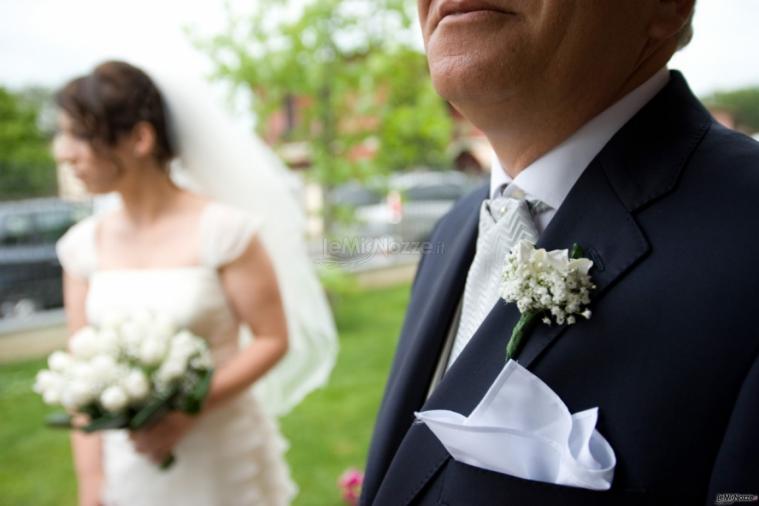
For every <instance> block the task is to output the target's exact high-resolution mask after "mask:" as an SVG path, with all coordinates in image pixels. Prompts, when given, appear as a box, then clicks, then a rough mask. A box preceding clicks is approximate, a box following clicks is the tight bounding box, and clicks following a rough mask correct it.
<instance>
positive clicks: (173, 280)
mask: <svg viewBox="0 0 759 506" xmlns="http://www.w3.org/2000/svg"><path fill="white" fill-rule="evenodd" d="M97 220H98V218H97V216H93V217H89V218H86V219H85V220H83V221H82V222H80V223H78V224H77V225H75V226H74V227H72V228H71V229H70V230H69V231H68V232H67V233H66V234H65V235H64V236H63V237H62V238H61V239H60V241H59V243H58V255H59V258H60V260H61V263H62V265H63V266H64V269H66V271H67V272H70V273H71V274H73V275H75V276H80V277H86V278H87V279H88V280H89V292H88V294H87V300H86V314H87V320H88V322H89V323H90V324H93V325H98V324H99V323H100V322H101V321H102V319H103V318H104V316H105V315H107V314H109V313H112V312H114V311H116V312H118V313H121V314H123V313H124V312H130V311H133V310H134V311H137V310H145V309H147V310H151V311H156V312H160V313H162V314H166V315H168V316H170V317H172V318H174V320H175V321H176V323H177V324H178V325H179V326H180V327H183V328H187V329H189V330H190V331H192V332H193V333H195V334H197V335H199V336H203V337H204V338H206V339H207V340H208V343H209V346H210V348H211V351H212V354H213V357H214V362H215V366H216V367H217V368H219V367H222V366H223V365H224V363H225V362H226V361H228V360H229V359H230V358H232V357H233V356H234V355H235V353H237V351H238V349H239V344H238V342H239V341H238V332H239V322H238V320H237V319H236V317H235V316H234V315H233V313H232V310H231V309H230V306H229V304H228V303H227V300H226V298H225V295H224V292H223V290H222V286H221V283H220V281H219V276H218V274H217V272H218V269H219V267H221V266H223V265H224V264H225V263H228V262H230V261H232V260H234V259H235V258H237V257H238V256H239V255H241V254H242V252H243V251H244V250H245V248H246V246H247V245H248V243H249V242H250V240H251V238H252V236H253V235H255V234H256V232H257V231H258V229H259V227H260V221H259V220H257V219H256V218H254V217H253V216H252V215H249V214H246V213H243V212H241V211H238V210H236V209H234V208H232V207H229V206H226V205H224V204H220V203H217V202H212V203H210V204H208V205H207V207H206V208H205V209H204V210H203V214H202V218H201V220H200V223H199V226H200V237H201V238H202V240H201V243H200V264H199V265H197V266H189V267H175V268H160V269H112V270H111V269H109V270H100V269H98V261H97V254H96V248H95V244H96V242H95V232H96V225H97ZM101 434H102V436H103V463H104V472H105V484H104V490H103V501H104V504H105V505H106V506H147V505H156V506H158V505H160V506H173V505H181V506H193V505H197V506H226V505H230V506H231V505H240V506H242V505H264V506H278V505H286V504H289V503H290V501H291V500H292V498H293V497H294V495H295V493H296V487H295V484H294V483H293V482H292V480H291V478H290V473H289V469H288V467H287V464H286V462H285V460H284V453H285V451H286V449H287V443H286V441H285V440H284V438H283V437H282V436H281V434H280V433H279V430H278V428H277V425H276V422H275V420H273V419H272V418H270V417H269V416H268V415H266V414H265V413H264V411H263V410H262V408H261V407H260V405H259V403H258V402H257V400H256V398H255V396H254V394H253V392H252V390H251V389H247V390H246V391H245V392H244V393H242V394H240V395H238V396H237V397H236V398H235V399H233V400H232V401H231V402H229V403H227V404H224V405H223V406H220V407H218V408H217V409H215V410H213V411H211V412H209V413H207V414H205V415H204V416H203V417H202V418H201V419H200V420H199V421H198V423H197V424H196V425H195V426H194V427H193V428H192V429H191V431H190V432H188V433H187V434H186V435H185V437H184V438H183V439H182V440H181V441H180V442H179V444H178V446H177V447H176V448H175V451H174V455H175V456H176V462H175V463H174V465H173V466H172V467H171V468H170V469H169V470H168V471H161V470H160V469H159V468H158V467H157V466H156V465H155V464H154V463H152V462H151V461H150V460H148V459H147V458H146V457H144V456H143V455H141V454H139V453H137V452H136V451H135V450H134V448H133V446H132V444H131V441H130V440H129V438H128V435H127V433H126V431H122V430H112V431H105V432H102V433H101Z"/></svg>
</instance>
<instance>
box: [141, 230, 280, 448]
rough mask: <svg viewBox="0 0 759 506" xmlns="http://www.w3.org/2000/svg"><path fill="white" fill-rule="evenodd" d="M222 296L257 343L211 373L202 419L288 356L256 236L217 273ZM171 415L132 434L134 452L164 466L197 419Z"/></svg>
mask: <svg viewBox="0 0 759 506" xmlns="http://www.w3.org/2000/svg"><path fill="white" fill-rule="evenodd" d="M219 275H220V278H221V282H222V285H223V288H224V294H225V296H226V297H227V300H228V301H229V303H230V304H231V306H232V309H233V310H234V312H235V314H236V316H237V317H238V318H239V319H240V320H241V321H242V322H244V323H245V324H247V325H249V326H250V328H251V330H252V331H253V333H254V334H255V339H254V340H253V341H252V342H251V343H250V344H249V345H248V346H247V347H246V348H245V349H244V350H241V351H240V352H239V353H238V354H237V355H235V356H234V357H233V358H232V359H230V360H229V361H228V362H226V363H225V364H224V365H223V366H222V367H220V368H218V369H217V370H215V371H214V374H213V379H212V381H211V388H210V391H209V393H208V397H207V398H206V401H205V403H204V406H203V410H202V412H201V416H202V415H203V414H205V413H208V412H209V411H211V410H213V409H215V408H216V407H218V406H220V405H221V404H223V403H224V401H226V400H228V399H229V398H231V397H233V396H235V395H236V394H238V393H240V392H242V391H243V390H245V389H246V388H248V387H250V385H251V384H252V383H253V382H254V381H256V380H257V379H258V378H260V377H261V376H263V375H264V374H265V373H266V372H267V371H268V370H269V369H271V368H272V367H273V366H274V365H275V364H276V363H277V362H278V361H279V360H280V359H281V358H282V357H283V356H284V355H285V353H286V352H287V322H286V320H285V314H284V309H283V307H282V300H281V297H280V294H279V287H278V285H277V278H276V276H275V274H274V267H273V266H272V263H271V260H270V259H269V256H268V255H267V253H266V250H265V249H264V247H263V244H262V243H261V241H260V240H259V239H258V238H254V239H253V240H252V241H251V243H250V245H249V246H248V247H247V249H246V250H245V252H244V253H243V254H242V255H241V256H240V257H238V258H237V259H236V260H234V261H233V262H231V263H229V264H226V265H225V266H224V267H223V268H222V269H221V271H220V273H219ZM197 418H198V417H196V416H191V415H188V414H186V413H183V412H181V411H172V412H170V413H168V414H167V415H166V416H164V417H163V418H161V419H160V420H159V421H158V422H156V423H155V424H153V425H151V426H149V427H146V428H144V429H141V430H138V431H134V432H131V433H130V437H131V439H132V441H133V443H134V445H135V448H136V449H137V451H138V452H141V453H144V454H146V455H147V456H149V457H150V458H151V459H153V460H154V461H155V462H156V463H160V462H163V461H164V460H165V459H166V457H167V456H168V455H170V454H171V451H172V450H173V448H174V447H175V446H176V444H177V442H179V440H180V439H181V438H182V437H184V434H186V433H187V431H189V430H190V429H191V427H192V426H193V424H195V423H196V421H197Z"/></svg>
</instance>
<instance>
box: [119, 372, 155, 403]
mask: <svg viewBox="0 0 759 506" xmlns="http://www.w3.org/2000/svg"><path fill="white" fill-rule="evenodd" d="M122 386H123V387H124V390H126V392H127V394H129V398H130V399H132V400H135V401H141V400H143V399H144V398H145V397H147V396H148V394H149V393H150V382H149V381H148V378H147V377H146V376H145V373H143V372H142V371H141V370H139V369H133V370H132V371H130V372H129V374H128V375H127V377H126V378H124V381H123V382H122Z"/></svg>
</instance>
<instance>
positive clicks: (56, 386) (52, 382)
mask: <svg viewBox="0 0 759 506" xmlns="http://www.w3.org/2000/svg"><path fill="white" fill-rule="evenodd" d="M62 385H63V378H62V377H61V375H60V374H57V373H55V372H53V371H48V370H47V369H45V370H42V371H40V372H38V373H37V376H36V378H35V381H34V391H35V392H37V393H38V394H42V395H43V396H44V395H45V394H47V393H48V392H60V389H61V386H62ZM45 402H47V400H46V401H45ZM48 404H49V403H48Z"/></svg>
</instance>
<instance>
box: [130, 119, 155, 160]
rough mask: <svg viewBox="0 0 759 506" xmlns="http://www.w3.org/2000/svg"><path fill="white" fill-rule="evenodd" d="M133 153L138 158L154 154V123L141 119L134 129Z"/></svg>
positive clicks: (132, 136)
mask: <svg viewBox="0 0 759 506" xmlns="http://www.w3.org/2000/svg"><path fill="white" fill-rule="evenodd" d="M131 138H132V154H133V155H134V156H135V157H138V158H148V157H151V156H153V152H154V151H155V145H156V133H155V129H154V128H153V125H151V124H150V123H148V122H147V121H140V122H139V123H137V124H136V125H135V126H134V129H133V130H132V135H131Z"/></svg>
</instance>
